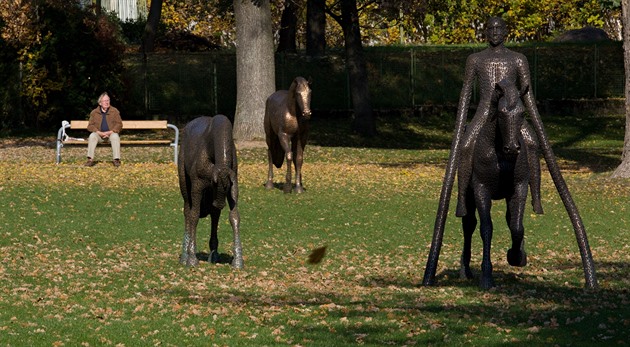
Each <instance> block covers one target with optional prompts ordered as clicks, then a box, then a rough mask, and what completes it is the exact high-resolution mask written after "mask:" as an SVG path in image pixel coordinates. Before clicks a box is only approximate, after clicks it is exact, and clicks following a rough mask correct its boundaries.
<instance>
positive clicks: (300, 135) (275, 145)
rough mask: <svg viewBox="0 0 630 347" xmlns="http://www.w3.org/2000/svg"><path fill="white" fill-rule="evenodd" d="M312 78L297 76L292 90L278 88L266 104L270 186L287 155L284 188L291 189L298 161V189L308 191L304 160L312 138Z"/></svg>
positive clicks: (296, 188) (271, 186)
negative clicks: (310, 136)
mask: <svg viewBox="0 0 630 347" xmlns="http://www.w3.org/2000/svg"><path fill="white" fill-rule="evenodd" d="M309 85H310V82H309V81H307V80H306V79H304V78H303V77H296V78H295V79H294V80H293V83H291V87H290V88H289V90H278V91H276V92H275V93H273V94H271V95H270V96H269V97H268V98H267V102H266V104H265V121H264V124H265V135H266V140H267V156H268V159H269V172H268V175H267V183H266V184H265V187H266V188H267V189H272V188H273V166H274V165H275V166H276V167H277V168H280V167H282V163H283V162H284V160H285V158H286V162H287V174H286V180H285V183H284V187H283V190H284V192H285V193H290V192H291V188H292V187H291V163H293V164H294V165H295V189H294V191H295V192H296V193H302V192H304V187H303V186H302V163H303V161H304V147H306V141H307V140H308V120H309V119H310V118H311V88H310V86H309Z"/></svg>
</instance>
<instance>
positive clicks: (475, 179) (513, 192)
mask: <svg viewBox="0 0 630 347" xmlns="http://www.w3.org/2000/svg"><path fill="white" fill-rule="evenodd" d="M496 90H497V94H498V95H499V99H498V101H494V100H493V101H492V103H491V104H492V109H496V112H493V113H492V115H491V116H490V117H489V118H488V120H487V121H486V122H485V123H484V125H483V126H482V128H481V129H480V132H479V138H478V140H477V141H476V144H475V148H474V151H473V166H472V170H471V172H472V175H471V176H470V182H461V181H460V182H459V184H460V185H465V186H466V187H467V190H468V191H467V194H466V201H465V204H466V209H467V211H468V213H467V214H466V215H464V216H463V217H462V229H463V231H464V249H463V251H462V257H461V266H462V268H461V275H462V276H463V277H466V278H473V275H472V271H471V270H470V246H471V240H472V235H473V233H474V231H475V228H476V227H477V218H476V217H475V210H477V212H478V213H479V219H480V228H479V229H480V233H481V239H482V241H483V260H482V263H481V270H482V274H481V284H480V285H481V287H482V288H484V289H489V288H491V287H493V286H494V281H493V278H492V262H491V256H490V249H491V242H492V233H493V225H492V219H491V216H490V210H491V208H492V200H497V199H505V201H506V205H507V211H506V221H507V223H508V226H509V229H510V233H511V236H512V248H511V249H509V250H508V255H507V260H508V263H509V264H510V265H512V266H525V265H526V264H527V254H526V253H525V241H524V238H523V237H524V231H525V230H524V227H523V216H524V213H525V202H526V200H527V186H528V183H529V180H530V172H532V171H533V170H532V168H530V166H529V162H528V153H527V146H526V145H525V140H524V138H523V135H522V133H521V129H522V125H523V122H524V121H525V107H524V106H523V103H522V101H521V98H520V92H519V90H518V89H517V87H516V85H515V84H514V83H512V82H509V81H507V80H502V81H500V82H499V83H497V84H496ZM538 169H539V168H538ZM538 177H540V171H539V172H538Z"/></svg>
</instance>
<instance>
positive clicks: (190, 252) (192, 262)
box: [179, 192, 201, 266]
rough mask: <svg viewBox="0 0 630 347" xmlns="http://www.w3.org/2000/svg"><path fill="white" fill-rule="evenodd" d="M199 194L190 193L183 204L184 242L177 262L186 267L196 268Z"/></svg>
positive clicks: (197, 262)
mask: <svg viewBox="0 0 630 347" xmlns="http://www.w3.org/2000/svg"><path fill="white" fill-rule="evenodd" d="M200 203H201V194H199V193H197V194H195V193H193V192H191V193H190V198H189V199H188V200H185V203H184V220H185V221H184V226H185V231H184V241H183V245H182V254H181V256H180V257H179V262H180V264H182V265H186V266H197V265H198V264H199V260H198V259H197V224H198V223H199V209H200Z"/></svg>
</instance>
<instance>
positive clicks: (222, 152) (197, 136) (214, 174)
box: [177, 115, 243, 268]
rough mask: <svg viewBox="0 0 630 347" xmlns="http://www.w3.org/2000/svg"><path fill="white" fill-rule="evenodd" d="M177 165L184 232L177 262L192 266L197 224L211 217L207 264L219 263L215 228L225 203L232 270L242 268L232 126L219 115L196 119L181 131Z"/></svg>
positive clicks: (195, 256)
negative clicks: (228, 209)
mask: <svg viewBox="0 0 630 347" xmlns="http://www.w3.org/2000/svg"><path fill="white" fill-rule="evenodd" d="M179 158H180V160H179V162H178V167H177V169H178V170H177V171H178V176H179V188H180V191H181V194H182V198H183V199H184V219H185V232H184V241H183V247H182V254H181V256H180V258H179V262H180V263H181V264H184V265H186V266H196V265H198V263H199V260H198V259H197V254H196V251H197V241H196V240H197V224H198V223H199V218H205V217H207V216H208V215H210V217H211V230H210V242H209V245H210V256H209V258H208V260H209V261H211V262H213V263H216V262H218V261H219V253H218V247H219V240H218V236H217V229H218V224H219V217H220V216H221V210H222V209H223V208H224V207H225V203H226V200H227V203H228V205H229V207H230V215H229V220H230V224H231V226H232V232H233V237H234V259H233V260H232V266H233V267H234V268H242V267H243V255H242V247H241V240H240V215H239V212H238V163H237V158H236V147H235V146H234V140H233V138H232V124H231V123H230V120H229V119H227V118H226V117H225V116H223V115H216V116H214V117H199V118H195V119H193V120H192V121H190V122H189V123H188V124H187V125H186V127H185V128H184V131H183V137H182V143H181V146H180V154H179Z"/></svg>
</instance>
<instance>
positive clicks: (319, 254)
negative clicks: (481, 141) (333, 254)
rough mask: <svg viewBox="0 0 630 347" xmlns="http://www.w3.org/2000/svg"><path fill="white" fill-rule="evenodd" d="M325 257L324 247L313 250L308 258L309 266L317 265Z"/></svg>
mask: <svg viewBox="0 0 630 347" xmlns="http://www.w3.org/2000/svg"><path fill="white" fill-rule="evenodd" d="M324 255H326V246H324V247H319V248H315V249H314V250H313V251H312V252H311V254H309V256H308V263H309V264H319V262H321V261H322V259H323V258H324Z"/></svg>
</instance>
